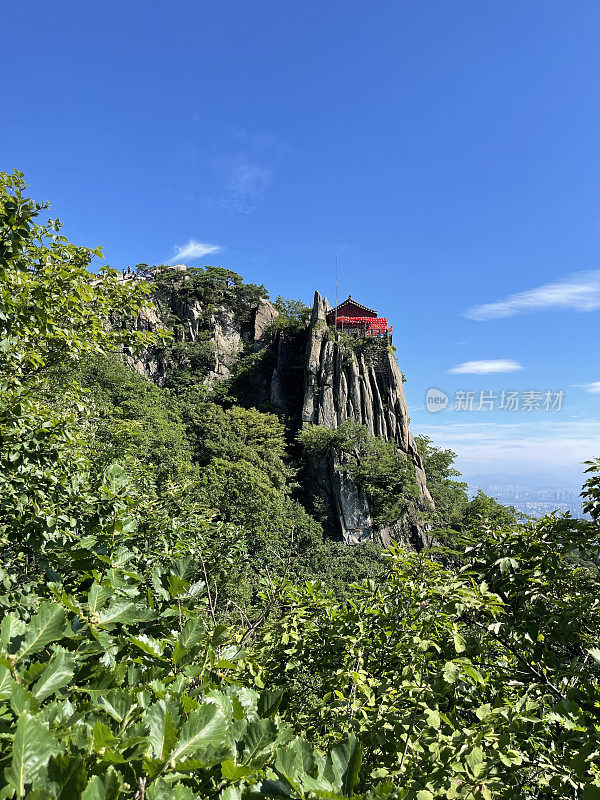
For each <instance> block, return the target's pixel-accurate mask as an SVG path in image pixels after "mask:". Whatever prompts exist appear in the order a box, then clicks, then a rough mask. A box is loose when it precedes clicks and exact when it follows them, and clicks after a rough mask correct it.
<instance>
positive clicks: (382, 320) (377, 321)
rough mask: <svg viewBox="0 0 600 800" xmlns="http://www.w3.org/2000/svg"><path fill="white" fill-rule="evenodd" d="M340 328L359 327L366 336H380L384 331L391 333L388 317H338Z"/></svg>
mask: <svg viewBox="0 0 600 800" xmlns="http://www.w3.org/2000/svg"><path fill="white" fill-rule="evenodd" d="M337 326H338V328H354V329H356V328H359V329H362V330H363V331H364V333H365V335H366V336H379V335H381V334H384V333H391V331H392V327H391V325H390V326H389V327H388V321H387V317H344V316H342V317H338V318H337Z"/></svg>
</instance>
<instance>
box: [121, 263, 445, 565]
mask: <svg viewBox="0 0 600 800" xmlns="http://www.w3.org/2000/svg"><path fill="white" fill-rule="evenodd" d="M184 280H185V277H183V278H182V279H181V282H180V283H179V284H178V283H175V284H173V285H172V286H171V288H170V289H169V290H168V291H165V290H164V287H163V288H157V289H156V291H155V293H154V296H153V300H154V307H153V308H148V309H146V310H144V311H143V312H141V313H140V314H139V315H138V319H137V323H136V324H137V327H138V328H140V329H145V330H157V329H159V328H165V329H167V330H169V331H170V332H171V334H172V337H173V338H172V341H171V342H170V343H169V344H168V345H166V346H164V347H156V348H153V349H152V350H150V351H147V352H144V353H141V354H138V355H137V356H135V357H133V356H130V357H129V361H130V364H131V366H132V367H133V368H134V369H135V370H136V371H138V372H139V373H141V374H144V375H146V376H147V377H149V378H150V379H151V380H153V381H155V382H156V383H158V384H159V385H165V384H169V383H171V384H172V383H173V376H174V375H176V374H177V373H178V371H181V370H185V371H187V372H188V373H190V372H191V373H192V374H195V375H196V376H197V377H196V380H198V381H199V382H202V383H203V384H204V385H206V386H207V387H210V386H214V384H215V383H216V382H219V381H224V380H227V381H229V383H230V384H231V385H233V386H234V388H235V382H236V381H237V382H238V384H240V386H238V387H237V395H236V396H237V398H238V401H240V402H242V403H243V404H245V405H249V406H250V405H251V406H256V407H258V408H262V409H265V410H267V409H268V410H272V411H275V412H276V413H278V414H279V415H280V416H281V417H282V418H283V419H284V420H285V422H286V424H287V427H288V429H289V430H290V432H291V435H292V436H293V435H295V433H296V432H297V431H298V430H300V429H301V428H307V427H308V426H311V425H320V426H323V427H325V428H329V429H336V428H338V427H339V426H340V425H342V424H343V423H345V422H348V421H351V422H355V423H357V424H358V425H361V426H364V428H365V430H366V432H367V434H368V435H370V436H375V437H379V438H380V439H383V440H384V441H386V442H392V443H393V444H394V446H395V447H396V449H397V451H398V452H399V453H401V454H403V455H404V456H405V457H406V458H407V459H409V461H410V462H411V464H412V465H413V466H414V475H415V479H416V483H417V485H418V493H419V498H418V499H417V501H416V502H415V504H414V509H413V510H412V512H411V513H409V514H407V515H406V518H405V519H403V520H401V521H400V522H397V523H395V524H394V525H392V526H388V527H384V528H381V527H380V528H379V529H377V528H376V527H375V525H374V524H373V520H372V515H371V512H370V509H369V503H368V500H367V497H366V494H365V492H364V490H363V488H361V486H359V485H358V484H357V483H356V482H355V481H353V480H352V478H351V477H350V476H349V474H348V470H347V469H344V467H345V466H346V465H347V463H348V461H349V460H352V459H353V458H354V459H356V458H358V452H356V453H350V454H349V453H342V452H337V451H336V450H335V449H333V448H329V450H328V451H327V452H326V453H323V454H321V455H320V456H318V457H311V459H310V460H309V464H308V467H307V469H306V474H305V476H304V478H305V480H304V489H305V498H306V500H307V503H308V505H309V506H310V505H312V506H313V507H314V506H315V505H317V504H319V505H320V507H321V508H324V509H325V514H324V515H323V516H324V518H326V519H328V520H329V521H330V522H331V521H333V524H330V526H329V527H330V531H329V533H330V534H331V535H334V536H335V537H336V538H340V539H342V540H343V541H344V542H346V543H347V544H357V543H360V542H363V541H367V540H372V539H378V540H380V541H382V542H384V543H387V542H389V541H390V540H392V539H396V540H400V541H403V542H404V543H406V544H408V545H410V546H412V547H414V548H416V549H421V548H422V547H424V546H427V545H428V544H429V539H428V537H427V534H426V532H425V529H424V526H423V525H422V524H421V523H420V521H419V516H420V512H421V511H423V510H425V509H427V508H430V507H431V505H432V501H431V497H430V495H429V492H428V490H427V484H426V477H425V473H424V471H423V465H422V462H421V458H420V456H419V454H418V452H417V449H416V446H415V442H414V439H413V436H412V434H411V432H410V430H409V425H408V423H409V418H408V413H407V407H406V400H405V397H404V391H403V388H402V384H403V376H402V373H401V372H400V369H399V367H398V364H397V362H396V358H395V355H394V353H393V351H392V349H391V348H390V347H389V346H388V345H387V343H386V341H385V340H382V341H381V342H379V343H375V342H370V343H369V344H370V345H372V346H370V347H360V346H358V347H352V346H350V347H349V346H348V342H345V343H343V342H340V341H338V337H336V336H335V335H334V334H333V332H332V331H330V330H329V329H328V326H327V323H326V321H325V314H326V312H327V311H328V310H329V304H328V303H327V300H326V299H323V298H322V297H321V295H320V294H319V292H316V293H315V297H314V304H313V308H312V314H311V317H310V321H309V322H308V323H307V325H306V326H304V327H300V328H298V327H295V328H294V329H293V330H292V329H290V328H286V327H285V326H282V327H281V328H277V329H276V330H274V329H273V326H272V323H273V321H274V320H275V319H276V318H277V316H278V311H277V309H276V308H275V307H274V305H273V304H272V303H270V302H269V301H268V300H265V299H259V300H258V301H256V302H254V303H253V304H252V305H251V306H249V307H248V306H247V307H244V308H242V309H240V307H239V306H233V305H232V304H231V303H228V302H225V303H223V304H221V305H216V306H215V305H207V304H206V303H204V302H202V301H201V300H200V299H198V298H197V297H194V296H193V295H190V294H189V293H187V294H186V293H184V292H182V291H180V289H181V286H182V285H184V284H183V281H184ZM364 344H366V343H364ZM241 367H243V369H241ZM240 372H241V373H242V374H243V378H244V380H243V382H242V381H240V380H239V375H240ZM242 384H243V386H242ZM332 528H333V529H332Z"/></svg>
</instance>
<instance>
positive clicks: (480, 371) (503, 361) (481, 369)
mask: <svg viewBox="0 0 600 800" xmlns="http://www.w3.org/2000/svg"><path fill="white" fill-rule="evenodd" d="M521 369H523V367H522V366H521V364H519V362H518V361H511V360H510V359H508V358H497V359H488V360H484V361H465V362H464V363H463V364H457V365H456V366H455V367H452V369H449V370H448V372H450V373H451V374H452V375H491V374H493V373H494V372H517V371H518V370H521Z"/></svg>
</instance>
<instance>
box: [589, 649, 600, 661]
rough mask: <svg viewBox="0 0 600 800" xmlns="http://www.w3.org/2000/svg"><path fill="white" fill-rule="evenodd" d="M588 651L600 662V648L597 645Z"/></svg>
mask: <svg viewBox="0 0 600 800" xmlns="http://www.w3.org/2000/svg"><path fill="white" fill-rule="evenodd" d="M588 653H589V654H590V655H591V657H592V658H593V659H594V660H595V661H597V662H598V663H600V650H598V648H597V647H592V648H591V650H588Z"/></svg>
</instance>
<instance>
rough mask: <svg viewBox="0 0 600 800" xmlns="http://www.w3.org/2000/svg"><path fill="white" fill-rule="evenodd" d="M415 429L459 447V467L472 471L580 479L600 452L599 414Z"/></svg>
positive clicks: (452, 447) (448, 444)
mask: <svg viewBox="0 0 600 800" xmlns="http://www.w3.org/2000/svg"><path fill="white" fill-rule="evenodd" d="M415 433H423V434H425V435H427V436H429V437H431V439H432V440H433V442H434V444H436V445H437V446H440V447H449V448H451V449H452V450H454V451H455V452H457V453H458V467H459V469H460V470H461V471H462V472H464V473H466V474H472V473H476V472H498V471H506V472H511V473H512V474H515V475H526V474H528V473H531V472H537V471H540V472H548V471H551V472H553V473H555V474H556V475H557V476H558V477H565V478H567V477H569V478H570V479H573V480H575V481H576V480H578V479H579V476H580V475H581V473H582V467H581V462H583V461H586V460H588V459H590V458H597V457H598V455H599V454H600V422H597V421H593V420H581V421H580V420H566V421H564V422H557V421H556V419H555V418H554V417H553V418H552V420H547V421H540V422H523V423H508V422H506V423H494V422H490V423H484V422H482V423H477V422H465V423H458V422H456V423H443V424H437V425H436V424H432V425H427V426H419V428H418V430H415Z"/></svg>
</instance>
